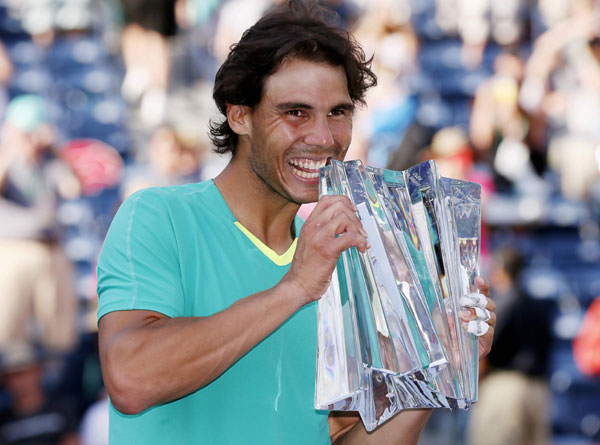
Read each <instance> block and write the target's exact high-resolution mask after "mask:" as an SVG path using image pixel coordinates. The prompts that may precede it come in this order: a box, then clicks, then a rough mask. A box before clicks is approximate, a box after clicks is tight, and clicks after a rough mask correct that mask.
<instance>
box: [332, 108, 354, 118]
mask: <svg viewBox="0 0 600 445" xmlns="http://www.w3.org/2000/svg"><path fill="white" fill-rule="evenodd" d="M351 114H352V112H351V111H349V110H346V109H344V108H335V109H333V110H331V111H330V112H329V116H347V115H351Z"/></svg>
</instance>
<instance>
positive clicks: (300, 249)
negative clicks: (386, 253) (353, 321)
mask: <svg viewBox="0 0 600 445" xmlns="http://www.w3.org/2000/svg"><path fill="white" fill-rule="evenodd" d="M350 247H356V248H357V249H358V250H360V251H361V252H364V251H366V249H367V248H368V242H367V232H366V231H365V230H364V229H363V226H362V223H361V222H360V220H359V219H358V216H357V215H356V207H355V206H354V204H352V202H351V201H350V199H348V198H347V197H346V196H325V197H323V198H322V199H321V200H320V201H319V203H318V204H317V205H316V207H315V208H314V210H313V212H312V214H311V215H310V217H309V218H308V219H307V220H306V222H305V223H304V226H303V227H302V230H301V231H300V237H299V238H298V246H297V247H296V253H295V255H294V260H293V261H292V264H291V266H290V270H289V271H288V273H287V274H286V276H285V277H284V279H283V280H282V281H287V282H289V283H291V284H293V285H294V286H295V288H296V289H297V290H298V295H300V296H301V297H302V298H303V299H304V302H305V303H310V302H311V301H314V300H318V299H319V298H321V296H322V295H323V294H324V293H325V291H326V290H327V286H329V282H330V281H331V274H332V273H333V270H334V268H335V266H336V263H337V260H338V258H339V256H340V254H341V253H342V252H343V251H344V250H346V249H348V248H350Z"/></svg>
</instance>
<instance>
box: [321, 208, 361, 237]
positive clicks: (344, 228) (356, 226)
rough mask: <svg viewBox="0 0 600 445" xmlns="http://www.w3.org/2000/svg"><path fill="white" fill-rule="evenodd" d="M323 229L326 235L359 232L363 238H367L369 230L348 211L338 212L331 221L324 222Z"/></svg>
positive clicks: (333, 235)
mask: <svg viewBox="0 0 600 445" xmlns="http://www.w3.org/2000/svg"><path fill="white" fill-rule="evenodd" d="M322 229H323V233H324V234H325V236H326V237H330V238H333V237H335V236H337V235H341V234H343V233H359V234H360V235H361V236H362V237H363V238H365V239H366V238H367V232H366V231H365V229H363V227H362V225H361V224H360V221H358V219H357V218H355V217H353V216H349V215H348V214H346V213H338V214H337V215H335V216H334V217H333V218H332V219H331V220H330V221H329V222H327V223H325V224H323V226H322Z"/></svg>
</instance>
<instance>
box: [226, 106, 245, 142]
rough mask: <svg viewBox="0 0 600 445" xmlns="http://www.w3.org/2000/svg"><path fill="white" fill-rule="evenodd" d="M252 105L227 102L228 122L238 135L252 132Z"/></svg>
mask: <svg viewBox="0 0 600 445" xmlns="http://www.w3.org/2000/svg"><path fill="white" fill-rule="evenodd" d="M250 114H251V110H250V107H249V106H247V105H232V104H227V122H228V123H229V126H230V127H231V129H232V130H233V131H234V132H235V133H237V134H238V135H240V136H242V135H247V134H249V133H250V128H251V126H250V117H251V116H250Z"/></svg>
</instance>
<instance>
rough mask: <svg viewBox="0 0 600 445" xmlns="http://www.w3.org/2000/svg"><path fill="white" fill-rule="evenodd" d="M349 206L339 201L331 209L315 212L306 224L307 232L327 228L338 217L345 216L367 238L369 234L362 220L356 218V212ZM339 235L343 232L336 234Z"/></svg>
mask: <svg viewBox="0 0 600 445" xmlns="http://www.w3.org/2000/svg"><path fill="white" fill-rule="evenodd" d="M347 204H348V203H346V202H342V201H338V202H335V203H332V204H331V205H330V206H329V207H327V208H325V209H324V210H323V211H321V212H320V213H318V214H315V213H314V212H313V214H312V215H311V217H310V218H309V219H308V220H307V221H306V223H305V224H304V227H308V229H307V230H309V231H310V230H314V229H318V228H320V227H325V226H326V225H327V224H328V223H329V222H331V221H332V220H333V219H334V218H336V217H337V216H338V215H340V214H343V215H346V216H347V217H348V221H349V223H351V224H352V226H354V227H355V229H356V230H357V231H359V232H361V233H362V234H363V235H364V236H367V232H365V230H364V228H363V226H362V223H361V222H360V219H358V216H356V212H355V211H353V210H352V209H351V208H349V207H348V205H347ZM339 233H341V232H338V233H336V235H337V234H339Z"/></svg>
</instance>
